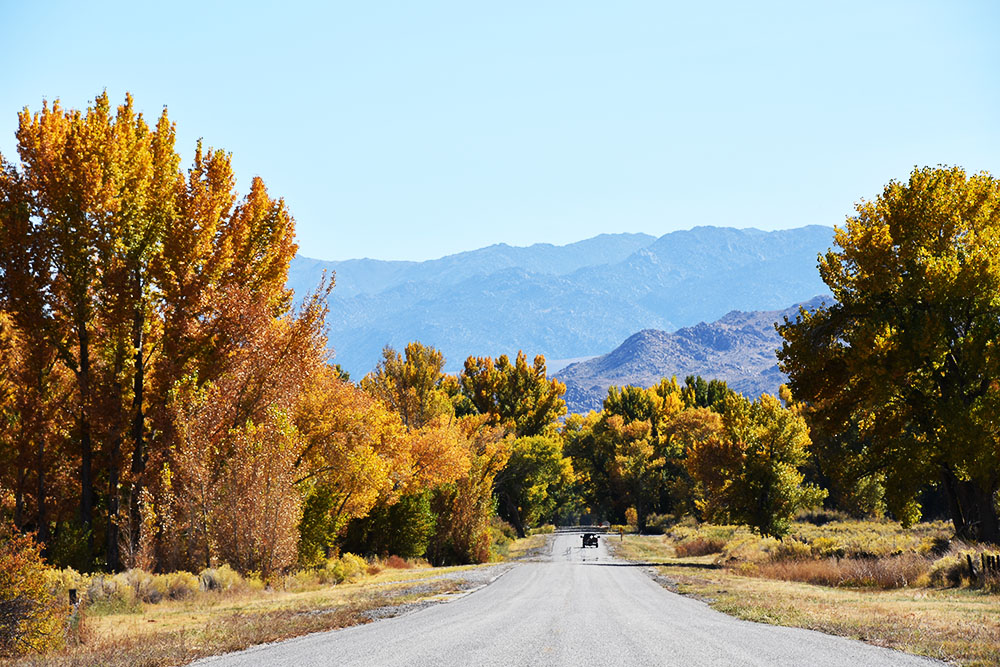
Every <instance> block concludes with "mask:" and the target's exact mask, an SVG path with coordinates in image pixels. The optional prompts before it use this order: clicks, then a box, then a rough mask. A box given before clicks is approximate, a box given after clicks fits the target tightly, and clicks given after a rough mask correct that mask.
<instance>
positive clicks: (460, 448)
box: [406, 417, 470, 493]
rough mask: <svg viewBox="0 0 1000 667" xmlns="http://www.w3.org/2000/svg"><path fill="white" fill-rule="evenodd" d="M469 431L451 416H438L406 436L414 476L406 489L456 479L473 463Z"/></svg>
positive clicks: (407, 490)
mask: <svg viewBox="0 0 1000 667" xmlns="http://www.w3.org/2000/svg"><path fill="white" fill-rule="evenodd" d="M467 438H468V436H467V434H465V433H463V432H462V431H461V430H460V429H459V428H456V425H455V424H454V423H452V420H451V419H448V418H445V417H437V418H435V419H434V420H433V421H431V422H430V423H428V424H426V425H424V426H423V427H421V428H419V429H417V430H415V431H411V432H410V433H409V435H408V436H407V441H408V443H409V448H410V452H409V453H410V457H409V458H410V461H411V464H410V465H411V469H412V470H413V477H412V478H411V479H410V481H409V482H408V484H407V487H406V492H407V493H413V492H419V491H422V490H424V489H431V488H434V487H436V486H438V485H440V484H445V483H447V482H451V481H454V480H456V479H458V478H459V477H461V476H462V475H464V474H466V473H467V472H468V471H469V466H470V452H469V447H468V444H467Z"/></svg>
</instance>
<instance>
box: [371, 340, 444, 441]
mask: <svg viewBox="0 0 1000 667" xmlns="http://www.w3.org/2000/svg"><path fill="white" fill-rule="evenodd" d="M404 354H405V357H404V356H401V355H400V354H399V353H398V352H396V351H395V350H394V349H392V348H391V347H390V346H388V345H387V346H386V347H385V349H383V350H382V361H380V362H379V364H378V366H377V367H376V368H375V370H374V371H372V372H371V373H369V374H368V375H366V376H365V377H364V378H362V379H361V388H362V389H364V390H365V391H367V392H368V393H370V394H371V395H372V396H375V397H376V398H378V399H379V400H381V401H382V402H383V403H385V404H386V405H387V406H388V407H389V408H390V409H391V410H394V411H395V412H396V413H398V414H399V416H400V418H401V419H402V420H403V425H404V426H406V429H407V430H412V429H418V428H420V427H422V426H424V425H426V424H428V423H430V422H431V421H432V420H433V419H435V418H436V417H438V416H441V415H446V414H454V408H452V406H451V400H450V399H449V397H448V394H447V392H446V391H445V390H444V388H443V387H442V383H443V382H444V380H445V375H444V373H443V372H442V370H441V369H443V368H444V355H442V354H441V351H440V350H437V349H435V348H433V347H428V346H426V345H423V344H422V343H419V342H416V341H414V342H412V343H408V344H407V345H406V349H405V350H404Z"/></svg>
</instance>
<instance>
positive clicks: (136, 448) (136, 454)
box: [128, 284, 147, 553]
mask: <svg viewBox="0 0 1000 667" xmlns="http://www.w3.org/2000/svg"><path fill="white" fill-rule="evenodd" d="M141 290H142V287H141V284H140V285H139V288H138V290H137V291H138V292H139V296H140V297H141V296H142V293H141ZM144 324H145V313H144V311H143V307H142V300H141V298H140V299H137V300H136V308H135V317H134V319H133V320H132V353H133V355H134V361H133V380H132V433H131V435H132V467H131V473H132V475H131V480H132V485H131V487H130V489H129V508H128V515H129V526H130V529H131V530H130V533H129V538H130V539H131V541H132V544H131V546H132V553H137V552H138V550H139V540H140V539H141V537H142V535H141V533H142V513H141V511H140V508H141V498H140V496H141V495H142V484H143V475H144V473H145V472H146V458H147V457H146V451H145V447H144V445H145V442H144V438H145V430H146V423H145V414H144V413H143V411H142V401H143V388H144V386H145V374H146V373H145V371H146V369H145V359H144V358H143V354H142V343H143V341H142V328H143V326H144Z"/></svg>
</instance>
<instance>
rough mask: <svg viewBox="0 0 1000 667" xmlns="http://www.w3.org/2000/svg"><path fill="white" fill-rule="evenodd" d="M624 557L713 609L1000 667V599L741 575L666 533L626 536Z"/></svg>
mask: <svg viewBox="0 0 1000 667" xmlns="http://www.w3.org/2000/svg"><path fill="white" fill-rule="evenodd" d="M609 544H614V546H615V547H616V549H615V551H616V552H617V555H618V556H619V557H621V558H625V559H627V560H631V561H635V562H646V563H650V564H651V565H655V569H656V571H657V573H658V574H659V575H660V577H661V581H662V582H663V583H665V584H666V585H667V586H669V587H670V588H671V589H673V590H676V591H677V592H680V593H682V594H685V595H692V596H694V597H697V598H699V599H701V600H704V601H705V602H707V603H708V604H709V605H711V606H712V607H713V608H714V609H717V610H719V611H721V612H724V613H726V614H730V615H732V616H736V617H738V618H743V619H746V620H750V621H759V622H762V623H770V624H772V625H787V626H794V627H800V628H808V629H811V630H819V631H821V632H826V633H829V634H834V635H840V636H843V637H850V638H853V639H860V640H862V641H866V642H869V643H871V644H876V645H878V646H885V647H889V648H894V649H899V650H902V651H906V652H908V653H914V654H917V655H925V656H929V657H932V658H938V659H941V660H947V661H952V662H956V663H958V664H961V665H970V666H971V665H997V664H1000V595H997V594H990V593H984V592H982V591H977V590H970V589H965V588H946V589H939V588H898V589H893V590H874V589H870V588H844V587H828V586H820V585H814V584H807V583H801V582H796V581H777V580H772V579H766V578H760V577H749V576H743V575H740V574H738V573H737V572H735V571H733V570H731V569H728V568H726V567H720V566H719V565H718V564H716V562H715V561H716V557H715V556H712V555H705V556H698V557H687V558H678V557H676V552H675V550H674V543H673V541H672V540H671V539H669V538H668V537H665V536H626V538H625V541H624V542H622V543H620V544H618V543H609Z"/></svg>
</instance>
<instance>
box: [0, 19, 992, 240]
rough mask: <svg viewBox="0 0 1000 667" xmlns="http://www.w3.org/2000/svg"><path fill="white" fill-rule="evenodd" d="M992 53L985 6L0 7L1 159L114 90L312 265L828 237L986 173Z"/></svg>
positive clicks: (115, 96)
mask: <svg viewBox="0 0 1000 667" xmlns="http://www.w3.org/2000/svg"><path fill="white" fill-rule="evenodd" d="M998 35H1000V3H997V2H993V1H990V0H983V1H981V2H961V1H951V2H948V1H943V0H942V1H940V2H920V1H919V0H910V1H907V2H877V1H874V0H872V1H865V2H824V3H814V2H802V1H801V0H799V1H796V2H782V3H766V2H752V3H751V2H744V1H736V2H685V3H672V2H666V1H650V2H607V1H601V2H598V1H593V2H587V1H580V0H572V1H571V0H566V1H561V2H560V1H552V2H503V3H480V2H468V1H465V2H404V1H400V2H316V3H304V2H282V3H254V2H233V3H229V4H228V5H224V4H222V3H217V2H212V1H211V0H200V1H199V2H188V1H187V0H175V1H173V2H169V3H166V2H164V3H146V2H137V1H134V0H133V1H131V2H117V3H115V2H97V1H95V2H56V1H46V2H26V1H23V0H0V44H2V45H3V63H2V67H0V152H2V153H3V154H4V155H5V156H7V157H8V159H9V158H11V157H13V155H12V154H13V148H14V139H13V133H14V128H15V125H16V113H17V111H18V110H19V109H21V108H22V107H24V106H25V105H27V106H28V107H30V108H31V109H37V108H39V107H40V105H41V101H42V99H43V98H47V99H50V100H51V99H54V98H57V97H58V98H61V99H62V101H63V104H64V106H71V107H78V108H80V107H85V106H86V105H87V103H88V101H90V100H92V99H93V97H94V96H95V95H96V94H97V93H99V92H100V91H101V90H103V89H105V88H106V89H107V90H108V92H109V94H110V95H111V96H112V98H113V99H114V100H116V101H119V100H120V99H122V97H123V96H124V93H125V91H126V90H130V91H132V93H133V94H134V96H135V98H136V102H137V104H138V106H139V107H140V108H141V109H143V110H145V111H146V113H147V116H155V115H156V114H158V113H159V110H160V108H162V106H164V105H166V106H167V107H168V108H169V112H170V115H171V117H172V119H173V120H174V121H175V122H176V123H177V126H178V137H179V148H180V150H181V153H182V155H183V156H184V158H185V160H189V159H190V156H191V154H192V151H193V146H194V142H195V141H196V140H197V139H198V137H203V138H204V139H205V142H206V143H207V144H209V145H212V146H216V147H221V148H224V149H226V150H229V151H231V152H232V153H233V155H234V161H235V164H236V167H237V173H238V175H239V177H240V187H241V189H245V188H246V185H247V183H248V182H249V179H250V177H252V176H253V175H255V174H256V175H260V176H262V177H263V178H264V180H265V182H266V183H267V184H268V186H269V188H270V189H271V191H272V193H274V194H277V195H280V196H283V197H285V199H286V200H287V202H288V204H289V206H290V208H291V210H292V213H293V214H294V215H295V218H296V221H297V226H298V236H299V242H300V252H301V253H302V254H304V255H308V256H312V257H319V258H324V259H347V258H351V257H363V256H368V257H376V258H383V259H426V258H430V257H438V256H441V255H444V254H448V253H452V252H457V251H461V250H468V249H472V248H477V247H481V246H484V245H488V244H491V243H498V242H506V243H510V244H512V245H527V244H530V243H535V242H549V243H557V244H562V243H568V242H572V241H576V240H580V239H583V238H586V237H589V236H593V235H595V234H598V233H601V232H616V231H634V232H638V231H642V232H647V233H650V234H654V235H657V236H658V235H661V234H664V233H666V232H668V231H671V230H675V229H685V228H689V227H692V226H694V225H705V224H708V225H725V226H734V227H758V228H762V229H778V228H787V227H797V226H801V225H805V224H826V225H833V224H839V223H840V222H842V221H843V220H844V217H845V216H846V215H847V214H848V213H850V212H851V210H852V206H853V203H854V202H855V201H857V200H858V199H860V198H863V197H872V196H874V195H876V194H878V193H879V192H880V191H881V188H882V186H883V185H884V184H885V183H886V182H887V181H888V180H890V179H893V178H897V179H902V178H905V177H906V176H907V174H908V173H909V171H910V169H911V168H912V167H913V166H914V165H925V164H939V163H943V164H958V165H962V166H964V167H966V168H967V169H969V170H972V171H979V170H988V171H990V172H991V173H993V174H995V175H1000V38H998V37H997V36H998Z"/></svg>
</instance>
